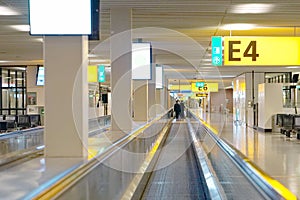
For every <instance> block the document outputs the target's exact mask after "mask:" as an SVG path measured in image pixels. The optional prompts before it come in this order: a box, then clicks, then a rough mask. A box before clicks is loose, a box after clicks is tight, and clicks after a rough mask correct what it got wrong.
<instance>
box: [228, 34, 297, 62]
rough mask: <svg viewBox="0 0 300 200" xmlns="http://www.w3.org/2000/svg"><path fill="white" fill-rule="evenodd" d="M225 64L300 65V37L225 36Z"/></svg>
mask: <svg viewBox="0 0 300 200" xmlns="http://www.w3.org/2000/svg"><path fill="white" fill-rule="evenodd" d="M224 65H231V66H234V65H238V66H242V65H245V66H263V65H272V66H276V65H279V66H283V65H300V37H224Z"/></svg>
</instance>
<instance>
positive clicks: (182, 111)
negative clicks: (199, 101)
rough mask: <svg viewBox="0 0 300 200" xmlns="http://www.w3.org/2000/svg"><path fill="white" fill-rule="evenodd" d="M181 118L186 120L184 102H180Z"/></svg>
mask: <svg viewBox="0 0 300 200" xmlns="http://www.w3.org/2000/svg"><path fill="white" fill-rule="evenodd" d="M180 118H181V119H183V118H184V103H183V101H181V102H180Z"/></svg>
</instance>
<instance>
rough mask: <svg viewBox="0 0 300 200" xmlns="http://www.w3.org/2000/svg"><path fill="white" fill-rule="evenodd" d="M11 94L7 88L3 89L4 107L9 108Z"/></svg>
mask: <svg viewBox="0 0 300 200" xmlns="http://www.w3.org/2000/svg"><path fill="white" fill-rule="evenodd" d="M8 97H9V95H8V90H7V89H2V108H8V104H9V98H8Z"/></svg>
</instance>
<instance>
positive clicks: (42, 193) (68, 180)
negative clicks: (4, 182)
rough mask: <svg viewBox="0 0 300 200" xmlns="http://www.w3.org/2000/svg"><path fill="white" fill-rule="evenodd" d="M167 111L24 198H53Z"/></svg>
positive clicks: (37, 199) (32, 199)
mask: <svg viewBox="0 0 300 200" xmlns="http://www.w3.org/2000/svg"><path fill="white" fill-rule="evenodd" d="M168 112H169V111H167V112H166V113H164V114H162V115H161V116H159V117H157V118H155V119H153V120H152V121H151V122H148V123H147V124H145V125H144V126H143V127H139V128H137V129H135V130H133V131H131V132H130V133H129V134H127V135H126V136H124V137H122V138H121V139H119V140H118V141H116V142H115V143H114V144H113V145H111V146H109V147H107V149H106V150H105V151H103V152H102V153H101V154H99V155H97V156H95V157H94V158H92V159H91V160H89V161H87V162H86V163H84V164H82V165H80V166H76V167H73V168H72V169H70V170H68V171H67V172H66V173H64V174H61V175H60V177H59V179H58V180H56V181H55V182H53V183H45V184H44V185H42V186H40V187H39V188H37V189H36V190H34V191H33V192H31V193H30V194H28V195H27V196H26V197H25V198H24V200H27V199H28V200H29V199H31V200H43V199H51V198H55V197H57V196H58V195H60V194H62V193H63V192H64V191H66V190H67V189H68V188H70V187H71V186H73V184H75V183H76V182H77V181H78V180H80V179H81V178H82V177H84V176H85V175H87V174H88V173H90V172H91V171H92V170H93V169H95V168H96V167H97V166H98V165H99V164H101V162H102V161H104V160H105V159H107V158H109V157H110V156H111V155H112V154H114V153H115V152H116V151H118V150H119V149H121V148H122V147H124V146H125V145H126V144H128V143H130V142H131V141H132V140H133V139H135V138H136V137H137V136H138V135H140V134H141V133H143V131H144V130H145V129H147V128H148V127H150V126H151V125H153V124H154V123H156V122H157V121H159V120H161V119H162V118H163V117H164V116H166V115H167V113H168Z"/></svg>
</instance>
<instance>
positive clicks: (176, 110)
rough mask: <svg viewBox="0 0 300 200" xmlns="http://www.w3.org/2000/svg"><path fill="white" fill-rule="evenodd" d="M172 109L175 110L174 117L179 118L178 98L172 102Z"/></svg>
mask: <svg viewBox="0 0 300 200" xmlns="http://www.w3.org/2000/svg"><path fill="white" fill-rule="evenodd" d="M174 111H175V118H176V119H178V118H179V114H180V112H181V108H180V104H179V100H176V103H175V104H174Z"/></svg>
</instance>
